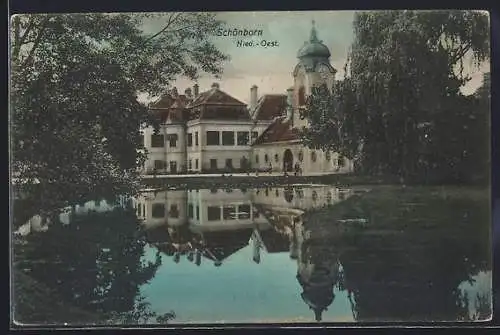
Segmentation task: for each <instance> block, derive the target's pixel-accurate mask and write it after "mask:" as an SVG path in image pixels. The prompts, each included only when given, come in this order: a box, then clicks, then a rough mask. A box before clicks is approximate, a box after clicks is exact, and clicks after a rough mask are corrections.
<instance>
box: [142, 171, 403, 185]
mask: <svg viewBox="0 0 500 335" xmlns="http://www.w3.org/2000/svg"><path fill="white" fill-rule="evenodd" d="M141 183H142V184H143V185H145V186H146V187H151V188H163V187H185V188H213V187H226V186H232V187H239V186H242V187H251V186H269V185H289V184H327V185H339V186H352V185H382V184H398V183H397V182H396V179H395V178H387V177H365V176H357V175H348V174H336V175H327V176H270V175H265V174H262V175H259V176H258V177H254V176H241V175H239V176H222V175H214V176H213V177H207V176H196V175H193V176H189V177H173V178H169V177H157V178H144V179H142V180H141Z"/></svg>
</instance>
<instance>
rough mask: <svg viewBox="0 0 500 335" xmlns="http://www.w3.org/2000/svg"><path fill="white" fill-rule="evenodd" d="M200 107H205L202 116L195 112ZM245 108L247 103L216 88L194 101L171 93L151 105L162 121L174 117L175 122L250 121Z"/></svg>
mask: <svg viewBox="0 0 500 335" xmlns="http://www.w3.org/2000/svg"><path fill="white" fill-rule="evenodd" d="M198 106H204V108H202V113H201V114H199V112H198V111H195V110H194V109H195V108H196V107H198ZM245 107H246V104H245V103H243V102H241V101H239V100H237V99H235V98H233V97H232V96H230V95H229V94H227V93H225V92H223V91H221V90H220V89H218V88H216V87H214V88H212V89H211V90H209V91H206V92H203V93H201V94H200V95H199V96H198V97H197V98H195V99H194V100H191V99H189V98H187V97H186V96H185V95H178V96H177V97H174V96H172V94H171V92H168V93H166V94H165V95H163V96H162V97H161V98H160V99H158V100H157V101H156V102H154V103H153V104H151V106H150V109H151V111H152V112H153V113H155V114H157V115H159V116H160V117H161V118H162V120H166V119H168V118H169V116H172V117H173V118H174V119H175V121H186V120H188V119H198V118H200V119H211V120H217V119H222V120H249V119H250V115H249V114H248V111H247V109H246V108H245ZM174 110H175V111H174Z"/></svg>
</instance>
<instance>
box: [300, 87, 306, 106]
mask: <svg viewBox="0 0 500 335" xmlns="http://www.w3.org/2000/svg"><path fill="white" fill-rule="evenodd" d="M298 94H299V97H298V98H299V106H303V105H305V104H306V90H305V88H304V86H300V87H299V92H298Z"/></svg>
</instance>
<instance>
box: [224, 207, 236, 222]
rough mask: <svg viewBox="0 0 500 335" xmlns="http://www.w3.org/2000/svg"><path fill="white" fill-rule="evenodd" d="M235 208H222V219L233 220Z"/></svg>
mask: <svg viewBox="0 0 500 335" xmlns="http://www.w3.org/2000/svg"><path fill="white" fill-rule="evenodd" d="M235 212H236V211H235V208H234V207H233V206H224V207H223V208H222V218H223V219H224V220H231V219H234V218H235V217H234V214H235Z"/></svg>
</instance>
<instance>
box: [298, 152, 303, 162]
mask: <svg viewBox="0 0 500 335" xmlns="http://www.w3.org/2000/svg"><path fill="white" fill-rule="evenodd" d="M303 160H304V153H303V152H302V150H301V151H299V161H300V162H302V161H303Z"/></svg>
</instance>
